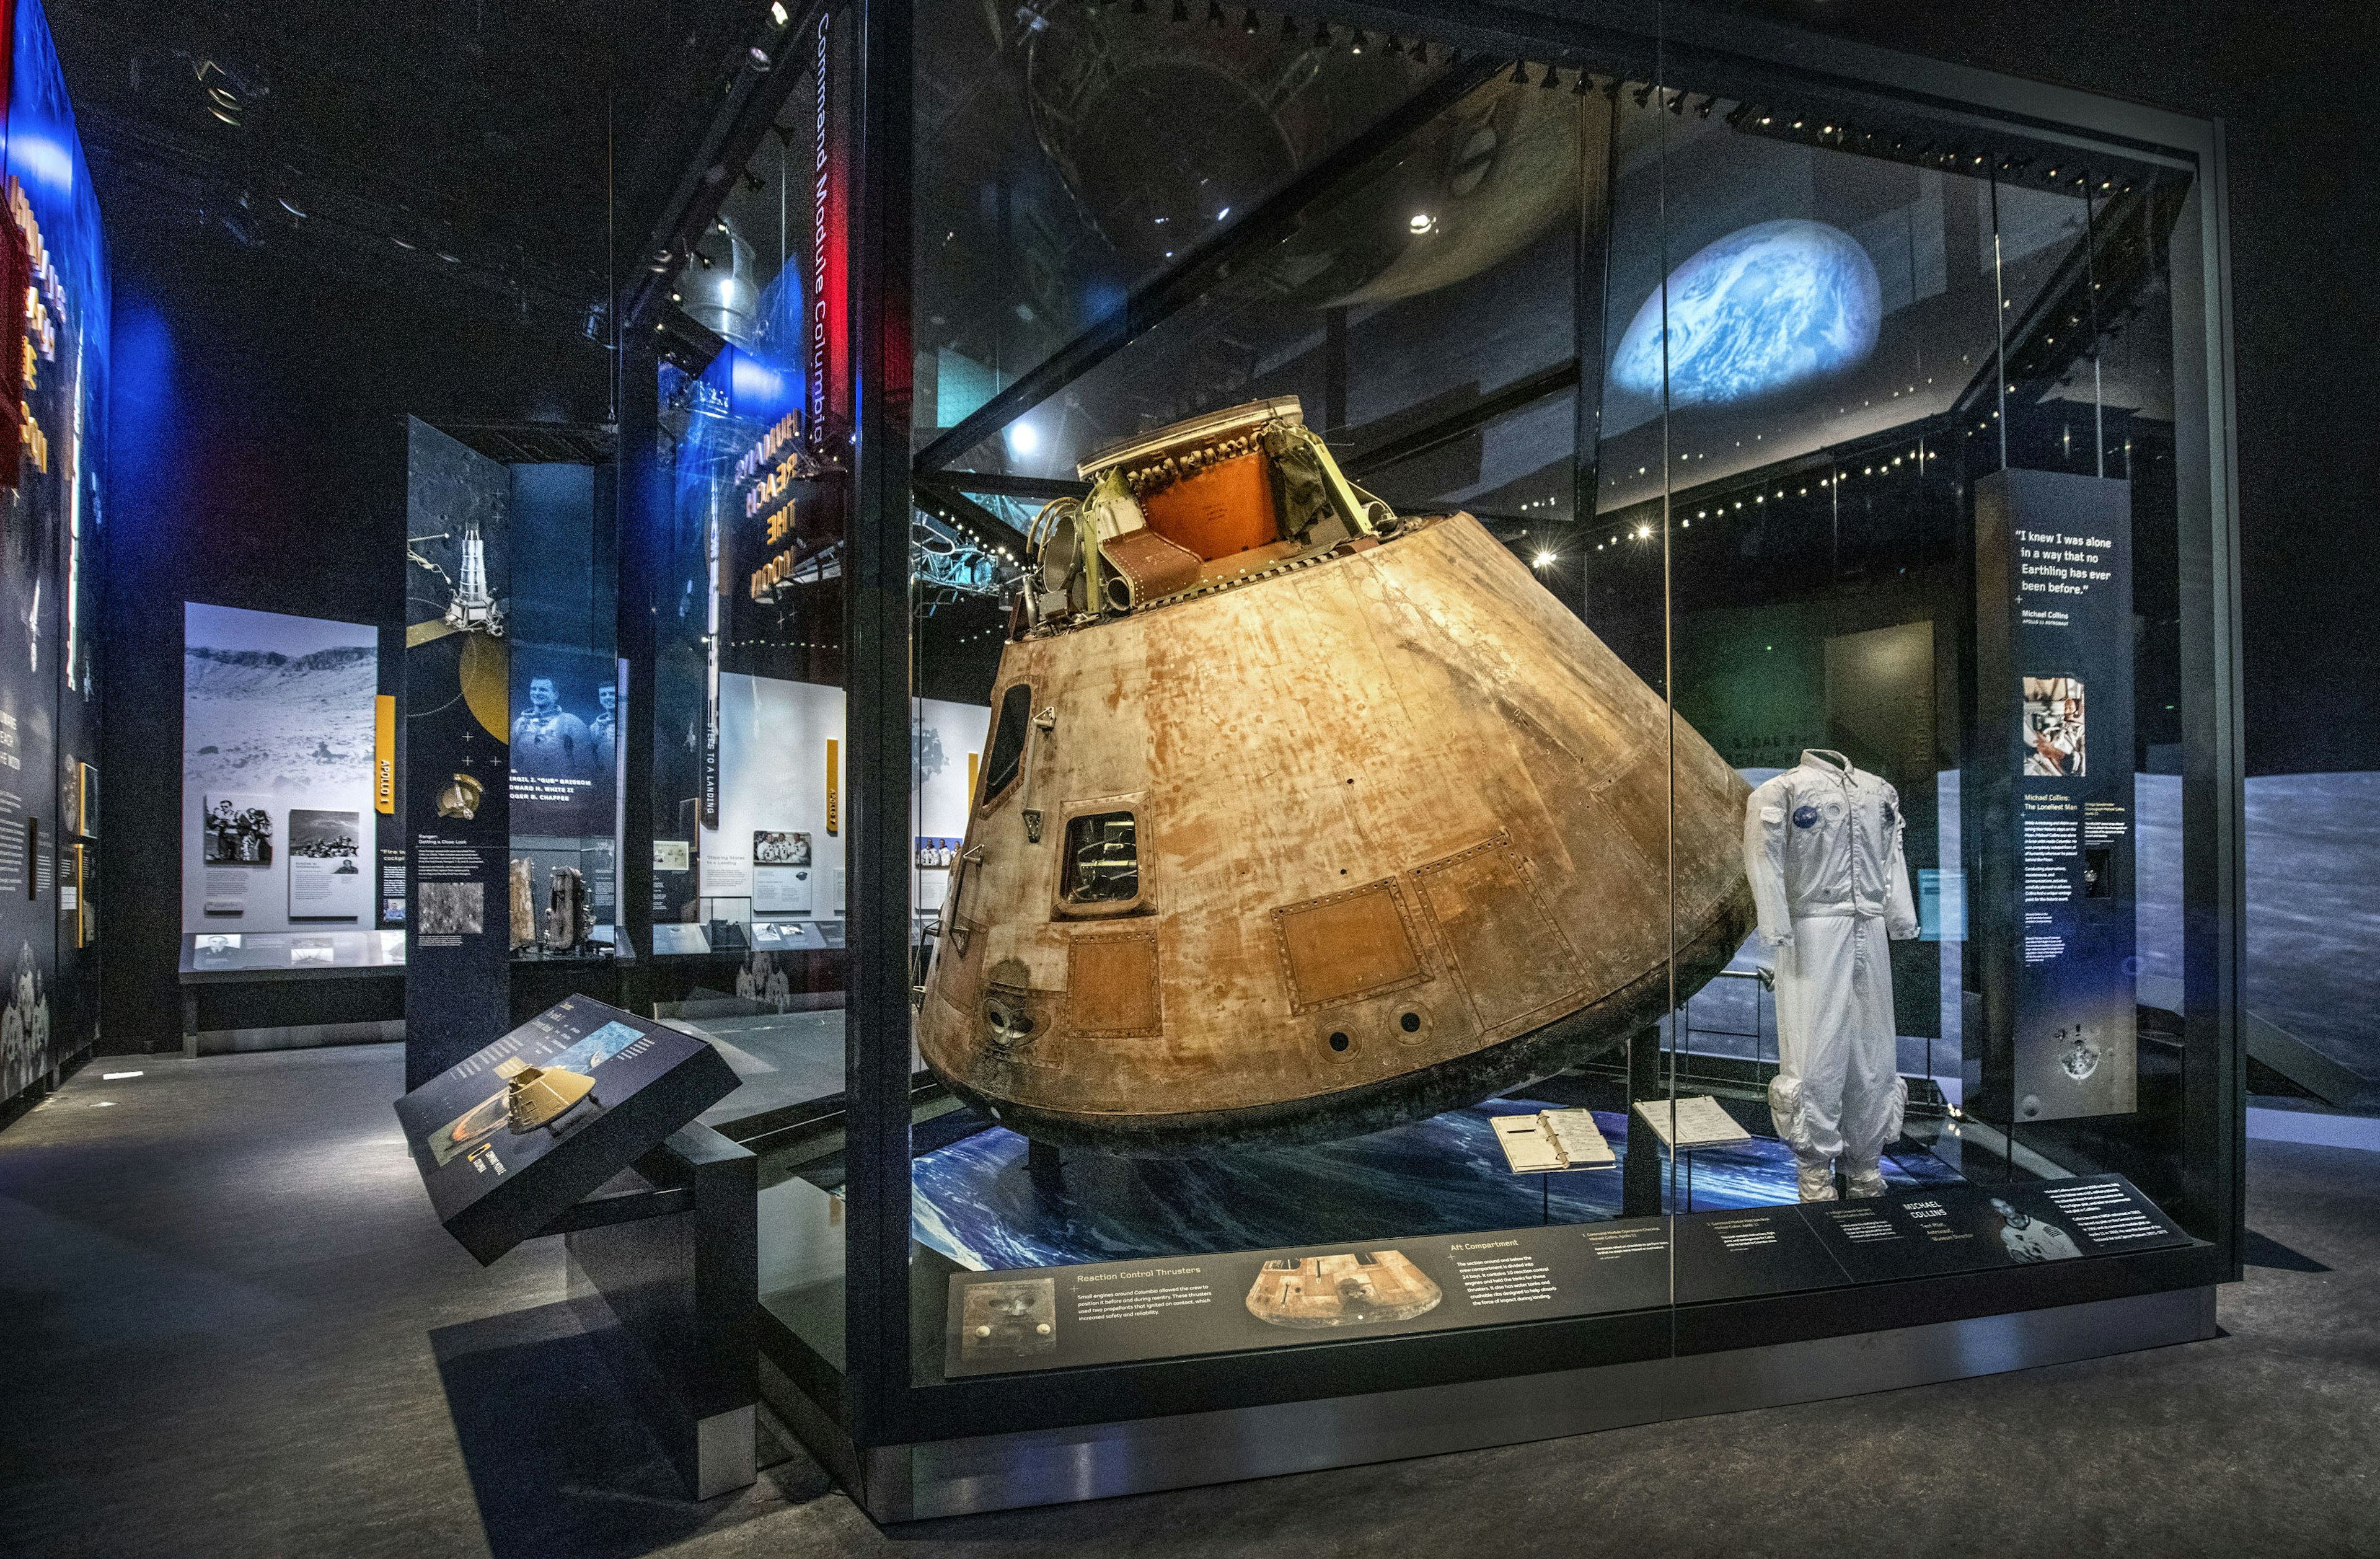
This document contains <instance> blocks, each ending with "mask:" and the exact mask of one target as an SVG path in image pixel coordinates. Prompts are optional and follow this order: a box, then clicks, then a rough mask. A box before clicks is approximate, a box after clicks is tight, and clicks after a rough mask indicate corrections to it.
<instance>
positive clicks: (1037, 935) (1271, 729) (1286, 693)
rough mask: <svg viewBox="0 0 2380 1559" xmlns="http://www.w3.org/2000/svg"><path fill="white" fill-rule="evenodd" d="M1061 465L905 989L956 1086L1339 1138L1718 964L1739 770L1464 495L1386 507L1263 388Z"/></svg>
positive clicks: (1098, 1138) (1147, 1149)
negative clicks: (1418, 511) (1074, 465)
mask: <svg viewBox="0 0 2380 1559" xmlns="http://www.w3.org/2000/svg"><path fill="white" fill-rule="evenodd" d="M1080 470H1081V474H1082V475H1083V476H1084V477H1085V478H1086V479H1088V480H1089V481H1091V483H1092V486H1091V491H1090V493H1089V495H1088V496H1087V497H1086V498H1084V499H1082V500H1080V501H1076V500H1072V499H1063V500H1061V501H1059V502H1058V503H1056V504H1053V505H1050V507H1048V508H1047V509H1045V510H1043V511H1042V514H1041V516H1040V518H1038V520H1037V521H1036V522H1035V526H1034V530H1033V536H1032V542H1033V557H1032V569H1031V571H1030V572H1029V573H1028V575H1027V579H1026V595H1025V597H1024V598H1023V599H1022V600H1021V601H1020V602H1019V603H1018V604H1017V608H1016V613H1015V617H1014V632H1013V635H1012V639H1011V642H1010V643H1009V644H1008V645H1007V647H1006V648H1005V650H1004V651H1003V652H1002V656H1001V663H1000V672H999V677H998V680H997V682H996V683H995V685H994V690H993V695H992V716H991V722H990V733H989V737H988V740H987V744H986V749H985V752H984V758H983V761H982V764H981V769H980V777H979V780H978V783H977V792H976V795H975V797H974V800H973V809H972V812H971V815H970V818H969V822H968V824H967V833H966V840H965V846H964V847H963V848H962V849H961V851H960V856H959V861H958V864H957V866H956V868H955V869H954V870H953V873H952V883H951V887H950V890H949V892H948V893H947V894H946V895H945V897H944V900H943V905H942V912H941V922H940V928H939V929H940V935H939V938H938V940H937V943H936V948H935V953H934V958H933V963H932V965H931V968H930V969H929V973H928V976H927V981H926V989H925V993H924V995H923V998H922V1004H921V1007H920V1011H919V1014H918V1021H917V1035H918V1044H919V1048H920V1049H921V1051H922V1053H923V1054H924V1057H925V1060H926V1061H927V1063H928V1064H929V1066H931V1067H932V1068H933V1070H934V1071H935V1073H936V1074H937V1075H938V1076H940V1077H941V1078H942V1079H943V1081H944V1082H946V1083H947V1084H949V1086H950V1087H951V1088H952V1090H953V1091H955V1092H956V1093H958V1094H959V1095H960V1096H962V1097H963V1098H965V1099H966V1100H968V1101H969V1102H972V1103H974V1104H976V1105H977V1107H978V1108H981V1109H983V1110H985V1111H986V1112H987V1113H989V1114H991V1115H992V1116H993V1117H994V1118H996V1119H997V1120H999V1121H1000V1122H1001V1123H1002V1125H1004V1126H1008V1127H1013V1128H1014V1129H1015V1130H1017V1131H1020V1132H1023V1133H1025V1134H1026V1135H1027V1136H1030V1137H1034V1138H1037V1139H1043V1140H1047V1141H1051V1142H1058V1143H1074V1144H1081V1145H1087V1146H1092V1147H1096V1148H1100V1149H1104V1150H1107V1151H1117V1152H1125V1153H1145V1154H1146V1153H1176V1152H1183V1151H1194V1150H1196V1149H1198V1148H1200V1147H1204V1146H1207V1145H1209V1144H1213V1143H1217V1142H1221V1141H1233V1140H1269V1141H1283V1140H1315V1139H1330V1138H1338V1137H1347V1136H1354V1135H1355V1134H1358V1133H1361V1132H1366V1131H1375V1130H1378V1129H1380V1128H1382V1127H1388V1126H1392V1125H1395V1124H1397V1123H1399V1122H1402V1121H1405V1120H1411V1119H1414V1118H1416V1117H1419V1116H1423V1115H1427V1114H1435V1113H1437V1112H1439V1111H1441V1110H1445V1109H1450V1108H1453V1107H1456V1106H1460V1105H1465V1104H1470V1103H1475V1102H1477V1101H1479V1100H1481V1099H1484V1098H1487V1097H1488V1096H1490V1095H1492V1094H1495V1093H1499V1092H1502V1091H1504V1090H1509V1089H1512V1088H1514V1087H1517V1086H1519V1085H1522V1084H1524V1083H1527V1082H1531V1081H1534V1080H1536V1079H1537V1078H1543V1077H1546V1076H1548V1075H1549V1074H1551V1073H1553V1072H1556V1071H1558V1070H1560V1069H1561V1068H1562V1067H1565V1066H1570V1065H1573V1063H1575V1062H1578V1061H1580V1060H1583V1059H1585V1058H1586V1057H1588V1056H1590V1055H1593V1054H1596V1053H1597V1052H1598V1051H1601V1050H1603V1049H1606V1048H1608V1047H1609V1046H1611V1045H1613V1044H1616V1043H1618V1042H1619V1041H1621V1040H1623V1039H1624V1038H1626V1036H1628V1035H1629V1034H1630V1033H1632V1032H1634V1031H1637V1030H1639V1029H1643V1028H1644V1027H1645V1026H1646V1025H1648V1024H1651V1023H1654V1022H1656V1021H1658V1019H1659V1017H1660V1016H1661V1014H1662V1012H1663V1011H1664V1010H1665V1008H1666V1005H1667V1004H1668V1002H1669V1000H1670V992H1671V978H1670V956H1671V954H1672V951H1673V950H1674V953H1675V957H1676V985H1675V989H1676V993H1677V995H1678V998H1679V999H1680V1000H1683V999H1684V997H1685V996H1686V995H1688V994H1689V993H1692V992H1694V990H1696V989H1698V988H1699V987H1700V986H1701V985H1702V984H1703V983H1704V982H1706V980H1709V979H1710V978H1711V976H1712V975H1714V974H1715V973H1717V972H1718V969H1720V968H1723V967H1724V966H1725V965H1726V963H1727V962H1728V960H1729V958H1730V957H1731V956H1733V955H1734V953H1735V951H1736V949H1737V947H1738V946H1739V945H1740V944H1742V942H1743V938H1744V936H1745V934H1746V933H1747V932H1749V931H1750V929H1751V926H1752V923H1753V908H1752V898H1751V892H1750V889H1749V887H1748V885H1747V884H1746V883H1745V880H1744V876H1743V866H1742V861H1741V854H1740V850H1739V848H1738V845H1739V839H1738V835H1739V834H1741V832H1742V818H1743V803H1744V797H1745V786H1744V784H1743V780H1742V779H1741V778H1740V777H1738V775H1737V774H1736V773H1735V772H1734V771H1733V770H1732V769H1730V767H1729V766H1728V765H1727V764H1726V763H1725V762H1724V761H1722V760H1721V759H1720V758H1719V756H1718V754H1717V753H1716V752H1714V751H1713V750H1712V749H1711V748H1710V746H1709V745H1708V744H1707V743H1706V742H1705V741H1704V740H1703V739H1702V738H1701V737H1699V736H1697V735H1696V734H1695V733H1694V731H1693V730H1692V729H1691V728H1690V727H1689V726H1687V725H1685V724H1684V723H1683V722H1682V721H1676V720H1674V719H1672V718H1670V716H1669V713H1668V711H1667V709H1666V707H1665V706H1664V704H1663V701H1662V700H1661V697H1660V695H1659V694H1658V693H1657V692H1655V691H1654V690H1653V689H1652V688H1648V687H1646V686H1645V683H1644V682H1643V681H1641V680H1640V679H1639V678H1638V677H1637V676H1635V674H1634V673H1633V672H1631V671H1630V670H1629V669H1628V668H1627V667H1626V666H1625V665H1624V664H1621V661H1620V659H1619V657H1618V656H1616V655H1614V654H1613V653H1612V652H1611V651H1609V649H1607V648H1606V647H1605V646H1604V644H1603V642H1602V641H1601V640H1600V639H1597V638H1596V636H1595V635H1594V634H1593V633H1591V632H1589V631H1588V630H1587V628H1586V627H1585V624H1583V623H1581V622H1580V621H1579V620H1578V618H1577V617H1576V616H1575V615H1573V614H1572V613H1571V612H1570V611H1569V610H1568V609H1566V608H1565V607H1563V606H1562V605H1561V603H1559V602H1557V601H1556V600H1555V599H1554V598H1553V597H1552V596H1551V595H1550V594H1548V592H1547V591H1545V589H1544V588H1543V587H1542V586H1540V585H1539V584H1538V582H1537V581H1536V578H1535V577H1534V576H1533V575H1532V574H1531V573H1530V572H1529V570H1528V569H1527V568H1526V567H1524V566H1523V565H1522V564H1521V563H1520V561H1519V560H1518V559H1516V558H1514V557H1513V556H1512V554H1511V553H1510V552H1508V551H1506V550H1505V548H1504V547H1503V546H1502V545H1501V544H1500V543H1499V542H1497V541H1496V540H1495V539H1494V538H1493V537H1491V536H1490V535H1489V534H1488V531H1487V530H1486V529H1485V528H1483V527H1482V526H1481V525H1480V524H1479V522H1478V521H1477V520H1475V519H1474V518H1471V517H1470V516H1469V515H1466V514H1452V515H1446V516H1441V517H1400V516H1397V515H1395V514H1392V513H1391V512H1390V510H1389V508H1388V506H1387V505H1384V504H1382V503H1380V502H1379V501H1378V499H1376V498H1374V497H1372V496H1371V495H1370V494H1369V493H1366V492H1364V491H1363V490H1362V489H1361V488H1359V487H1356V486H1355V485H1354V483H1352V482H1351V481H1348V480H1347V479H1346V478H1345V477H1344V476H1343V475H1342V473H1341V471H1340V470H1339V469H1338V466H1337V465H1336V463H1335V462H1334V461H1333V460H1332V459H1331V457H1330V452H1329V450H1328V449H1327V448H1325V447H1324V445H1323V444H1322V441H1321V440H1320V439H1319V438H1318V437H1317V436H1316V435H1315V434H1314V433H1313V432H1311V431H1310V430H1308V429H1307V428H1306V427H1305V423H1304V420H1303V419H1302V417H1301V415H1300V410H1299V407H1298V404H1297V402H1296V401H1295V400H1294V399H1278V400H1269V401H1259V402H1257V403H1255V404H1253V405H1249V406H1245V407H1239V408H1233V409H1232V410H1229V411H1223V412H1219V413H1215V414H1213V415H1210V416H1207V417H1203V418H1198V419H1195V420H1191V421H1187V422H1184V423H1179V424H1176V425H1175V426H1173V427H1170V428H1166V429H1162V430H1160V431H1159V432H1152V433H1148V434H1145V435H1142V436H1140V437H1137V438H1135V439H1133V440H1131V441H1129V442H1128V443H1126V444H1123V445H1117V446H1112V447H1111V448H1109V449H1107V450H1104V451H1102V452H1101V453H1099V455H1097V456H1094V457H1092V458H1091V459H1089V460H1087V461H1086V462H1085V463H1084V464H1083V465H1082V466H1081V468H1080ZM1673 773H1674V788H1673V786H1672V775H1673ZM1673 838H1674V849H1675V856H1674V863H1673V862H1672V858H1671V853H1670V852H1671V849H1672V839H1673ZM1673 876H1674V898H1673V896H1672V895H1673V887H1672V879H1673ZM1673 905H1674V921H1673V920H1672V907H1673Z"/></svg>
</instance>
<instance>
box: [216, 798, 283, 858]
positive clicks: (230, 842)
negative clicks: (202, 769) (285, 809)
mask: <svg viewBox="0 0 2380 1559" xmlns="http://www.w3.org/2000/svg"><path fill="white" fill-rule="evenodd" d="M199 811H200V817H201V818H202V820H203V822H202V823H201V825H200V826H201V827H202V828H203V829H204V830H205V834H204V837H205V841H206V843H205V846H204V851H203V853H204V857H205V859H206V863H207V864H208V865H209V866H270V865H272V864H273V814H272V813H270V812H268V811H266V810H264V809H263V808H262V807H259V806H252V805H249V803H248V798H245V797H234V796H209V797H206V798H202V799H201V800H200V803H199Z"/></svg>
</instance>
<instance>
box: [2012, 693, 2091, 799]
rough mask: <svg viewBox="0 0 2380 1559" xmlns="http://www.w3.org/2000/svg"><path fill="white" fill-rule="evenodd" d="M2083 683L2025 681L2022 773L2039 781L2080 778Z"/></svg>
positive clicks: (2081, 771) (2081, 770) (2082, 771)
mask: <svg viewBox="0 0 2380 1559" xmlns="http://www.w3.org/2000/svg"><path fill="white" fill-rule="evenodd" d="M2024 772H2025V773H2026V775H2027V776H2028V777H2031V778H2039V779H2067V778H2081V777H2082V775H2083V773H2084V772H2085V771H2084V769H2083V679H2082V678H2081V677H2079V676H2028V677H2026V678H2025V679H2024Z"/></svg>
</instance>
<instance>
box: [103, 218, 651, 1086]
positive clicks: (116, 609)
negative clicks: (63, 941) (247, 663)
mask: <svg viewBox="0 0 2380 1559" xmlns="http://www.w3.org/2000/svg"><path fill="white" fill-rule="evenodd" d="M118 231H119V235H120V240H121V241H119V243H118V245H117V248H116V251H115V270H116V305H115V321H116V335H117V338H118V340H119V341H120V342H121V343H122V346H121V347H120V350H119V359H120V361H121V363H122V365H123V366H122V369H121V371H119V372H117V374H116V375H115V381H114V395H113V401H112V415H113V421H114V427H115V433H116V436H115V449H116V457H115V462H114V465H113V469H112V478H113V490H112V492H111V493H110V502H111V505H112V508H111V512H110V518H111V520H112V521H113V523H112V524H111V525H110V526H109V528H108V530H107V532H106V553H105V557H104V564H105V568H104V570H103V577H104V579H105V581H106V583H105V588H104V590H103V595H102V600H101V603H100V619H101V626H102V629H103V636H104V638H105V639H106V640H107V643H108V647H109V654H110V656H111V658H112V659H113V660H114V662H115V664H117V665H130V666H138V667H152V668H169V667H172V666H174V665H176V664H178V662H179V660H180V658H181V652H182V645H181V642H180V639H181V633H182V603H183V602H185V601H200V602H205V603H210V604H214V605H222V606H235V607H241V608H246V609H249V610H251V611H269V612H277V613H282V614H285V615H302V616H313V617H324V618H329V619H333V620H335V621H344V622H350V623H359V624H368V625H370V626H372V627H377V628H378V629H380V630H381V634H382V641H383V644H395V643H398V642H401V641H402V640H401V635H402V633H403V630H404V627H405V603H404V583H405V578H404V573H403V571H402V569H401V568H400V567H399V566H398V563H397V560H399V559H401V558H402V557H403V556H404V549H405V537H406V529H405V525H406V493H407V469H406V449H407V444H406V417H407V414H409V413H413V412H419V413H420V414H422V415H423V416H425V417H431V418H434V419H436V420H441V421H452V422H458V423H459V422H474V421H520V420H540V421H554V422H576V423H590V422H596V421H600V420H602V418H603V417H604V415H605V413H606V409H607V405H608V397H607V392H606V384H605V376H606V373H607V370H608V365H607V363H606V361H605V358H604V354H603V353H602V351H601V349H600V348H599V347H595V346H593V345H591V344H589V343H587V342H585V341H583V340H577V339H575V338H571V337H561V336H557V335H553V334H551V333H547V334H540V333H537V332H535V331H532V330H529V329H525V328H523V327H522V326H521V325H520V324H519V323H518V321H517V320H516V318H515V317H513V316H512V315H511V314H510V312H509V311H507V310H506V309H505V308H504V304H503V302H502V301H501V300H500V299H493V298H483V297H482V296H480V295H478V294H472V293H458V294H456V295H454V296H451V297H444V298H441V297H438V296H434V295H429V294H425V293H423V292H420V291H419V290H412V289H407V288H406V287H404V286H402V285H401V284H400V283H399V282H398V281H397V280H395V279H394V278H392V279H391V280H390V281H389V283H388V284H387V286H385V287H384V288H383V287H375V286H372V285H370V283H369V282H366V283H363V284H360V285H359V284H358V282H357V281H356V280H355V279H354V278H352V277H346V278H341V277H335V276H333V275H331V274H326V273H323V272H320V271H317V270H314V269H312V268H310V266H309V265H308V264H307V263H306V262H304V261H303V260H302V259H301V258H299V257H298V256H297V255H296V254H295V253H293V252H292V251H291V250H288V249H286V248H274V247H269V246H268V247H265V248H262V249H258V250H242V249H237V248H234V247H232V246H229V245H227V244H225V243H224V242H222V241H220V240H219V238H208V237H207V236H206V235H205V234H204V233H202V232H200V231H196V230H161V229H160V228H158V227H157V226H155V225H153V224H151V223H144V222H142V221H140V220H139V219H137V217H136V216H133V215H128V217H127V218H126V219H125V220H124V221H123V222H121V223H120V224H119V225H118ZM383 690H384V691H386V690H393V689H391V688H384V689H383ZM110 699H111V701H110V705H109V709H108V719H109V722H110V725H109V735H108V746H107V748H106V749H105V760H104V761H103V763H102V765H101V766H102V768H103V770H106V771H108V772H109V773H110V779H111V789H112V793H113V794H114V795H115V796H116V797H117V798H138V797H143V796H148V797H170V796H174V795H176V794H177V793H178V792H179V790H180V788H181V776H180V773H179V772H178V771H179V754H180V751H181V743H180V741H179V739H178V737H179V733H180V727H181V718H182V708H181V702H182V689H181V687H180V680H179V678H178V677H176V676H174V675H172V674H171V672H170V671H166V670H162V669H161V670H159V671H158V672H157V673H156V674H154V675H148V676H136V677H127V678H124V679H122V680H120V681H118V682H117V683H115V685H114V686H113V688H112V689H111V693H110ZM111 821H112V822H113V824H114V828H113V831H112V836H111V839H110V845H111V847H112V849H113V851H114V854H113V855H112V857H111V859H114V860H115V861H116V863H117V867H116V870H115V871H114V872H112V873H110V874H107V875H103V879H102V883H101V890H102V895H103V902H104V903H105V904H106V905H107V906H108V908H107V914H108V917H109V919H108V926H107V929H108V933H109V936H110V939H111V941H110V950H111V954H112V956H111V957H110V958H109V960H108V964H107V978H106V983H105V985H104V988H103V997H104V999H103V1012H104V1017H105V1021H104V1024H103V1029H104V1033H105V1036H106V1048H108V1049H109V1050H111V1051H119V1052H121V1051H131V1052H138V1051H142V1050H147V1049H150V1048H152V1047H155V1046H162V1045H174V1044H178V1043H179V1036H180V1026H181V1017H180V1009H181V1002H180V993H179V989H178V987H177V985H176V972H175V971H176V968H177V950H178V938H179V934H180V931H181V926H180V906H179V902H178V895H176V894H175V893H174V892H173V891H171V890H170V889H165V890H161V889H160V888H159V887H158V885H157V883H156V882H155V872H154V863H155V862H156V861H159V860H173V859H177V858H178V853H179V850H180V838H179V834H178V830H177V828H176V822H177V820H176V817H175V816H174V814H173V810H172V809H171V808H169V807H164V806H155V807H145V808H144V807H136V806H133V805H129V804H127V805H121V806H119V807H118V808H117V809H116V810H115V812H114V814H113V817H112V820H111Z"/></svg>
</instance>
